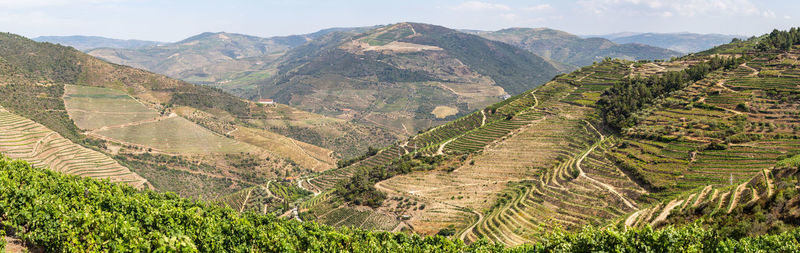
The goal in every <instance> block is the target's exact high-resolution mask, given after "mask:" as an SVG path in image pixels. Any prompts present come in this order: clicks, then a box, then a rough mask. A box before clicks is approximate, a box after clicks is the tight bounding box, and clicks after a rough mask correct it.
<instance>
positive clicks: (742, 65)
mask: <svg viewBox="0 0 800 253" xmlns="http://www.w3.org/2000/svg"><path fill="white" fill-rule="evenodd" d="M739 66H741V67H743V68H746V69H748V70H750V71H752V72H753V73H750V74H747V76H748V77H754V76H757V75H758V73H759V72H758V70H757V69H754V68H752V67H750V66H747V62H745V63H742V64H741V65H739Z"/></svg>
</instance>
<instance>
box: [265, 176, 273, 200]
mask: <svg viewBox="0 0 800 253" xmlns="http://www.w3.org/2000/svg"><path fill="white" fill-rule="evenodd" d="M270 184H272V180H269V181H267V185H266V186H264V188H263V189H264V191H266V192H267V197H272V198H275V194H272V191H270V190H269V185H270Z"/></svg>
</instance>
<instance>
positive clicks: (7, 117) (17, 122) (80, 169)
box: [0, 107, 147, 188]
mask: <svg viewBox="0 0 800 253" xmlns="http://www.w3.org/2000/svg"><path fill="white" fill-rule="evenodd" d="M0 153H3V154H5V155H7V156H9V157H12V158H14V159H24V160H27V161H29V162H31V163H33V164H34V166H37V167H48V168H50V169H52V170H54V171H59V172H64V173H68V174H72V175H79V176H87V177H94V178H107V179H109V180H111V181H115V182H125V183H128V184H130V185H132V186H134V187H137V188H144V187H146V184H147V181H146V180H145V179H144V178H142V177H140V176H139V175H137V174H135V173H133V172H131V171H130V170H128V168H125V167H123V166H121V165H120V164H118V163H117V162H116V161H114V160H113V159H111V158H109V157H108V156H106V155H104V154H102V153H100V152H97V151H94V150H91V149H88V148H84V147H82V146H80V145H77V144H75V143H72V142H71V141H69V140H67V139H66V138H64V137H62V136H61V135H59V134H58V133H56V132H53V131H51V130H50V129H47V128H46V127H44V126H42V125H40V124H38V123H36V122H33V121H32V120H29V119H26V118H23V117H21V116H18V115H16V114H13V113H10V112H8V111H7V110H5V109H4V108H2V107H0Z"/></svg>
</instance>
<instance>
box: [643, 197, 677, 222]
mask: <svg viewBox="0 0 800 253" xmlns="http://www.w3.org/2000/svg"><path fill="white" fill-rule="evenodd" d="M683 201H684V200H682V199H681V200H677V199H673V200H672V201H670V202H669V203H668V204H667V206H665V207H664V209H661V213H660V214H658V216H657V217H656V218H655V219H654V220H653V221H651V222H650V225H653V226H654V225H656V224H658V223H659V222H662V221H664V220H666V219H667V216H669V213H670V212H672V209H674V208H675V207H676V206H678V205H680V204H683Z"/></svg>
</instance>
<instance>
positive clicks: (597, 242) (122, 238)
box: [0, 157, 800, 252]
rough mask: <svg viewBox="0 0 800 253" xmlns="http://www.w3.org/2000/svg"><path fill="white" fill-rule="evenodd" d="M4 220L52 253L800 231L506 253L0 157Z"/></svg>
mask: <svg viewBox="0 0 800 253" xmlns="http://www.w3.org/2000/svg"><path fill="white" fill-rule="evenodd" d="M0 217H3V218H2V223H3V226H4V227H5V228H6V229H7V230H9V231H12V232H13V233H12V235H15V236H18V237H20V238H21V239H23V240H24V241H26V242H27V243H30V244H33V245H35V246H37V247H42V248H44V249H45V250H48V251H64V252H83V251H148V252H165V251H168V252H175V251H181V252H196V251H202V252H223V251H236V252H251V251H255V252H262V251H266V252H294V251H314V252H318V251H326V252H329V251H350V252H464V251H469V252H503V251H509V252H553V251H555V252H595V251H615V252H733V251H737V252H738V251H742V252H753V251H759V250H768V251H775V252H797V251H798V250H800V243H798V241H799V240H800V230H797V229H796V230H792V231H788V232H785V233H782V234H779V235H764V236H759V237H746V238H742V239H731V238H727V237H723V236H720V234H718V233H716V231H714V230H706V229H703V228H702V227H700V226H699V225H696V224H692V225H690V226H686V227H682V228H672V227H668V228H665V229H661V230H653V229H651V228H645V229H633V230H627V231H619V230H616V229H613V228H612V229H603V230H599V229H595V228H591V227H589V228H586V229H584V230H583V231H581V232H579V233H567V232H555V233H552V234H549V235H547V236H545V237H543V238H542V240H541V241H540V242H538V243H535V244H531V245H523V246H521V247H518V248H512V249H506V248H503V247H502V246H500V245H498V244H490V243H487V242H486V241H479V242H476V243H473V244H471V245H465V244H464V243H463V242H461V241H460V240H451V239H447V238H445V237H442V236H435V237H420V236H417V235H407V234H403V233H388V232H369V231H364V230H359V229H350V228H341V229H334V228H331V227H328V226H324V225H318V224H316V223H308V222H307V223H301V222H296V221H286V220H280V219H277V218H275V217H274V216H264V215H258V214H255V213H251V212H246V213H239V212H236V211H234V210H232V209H230V208H223V207H218V206H215V205H211V204H206V203H203V202H200V201H195V200H190V199H183V198H179V197H176V196H175V195H174V194H162V193H155V192H152V191H145V192H138V191H137V190H135V189H134V188H131V187H129V186H127V185H123V184H113V183H110V182H107V181H98V180H95V179H90V178H79V177H75V176H68V175H64V174H60V173H57V172H53V171H49V170H45V169H38V168H33V167H31V166H30V165H29V164H28V163H26V162H23V161H9V160H7V159H5V158H3V157H0Z"/></svg>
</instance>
